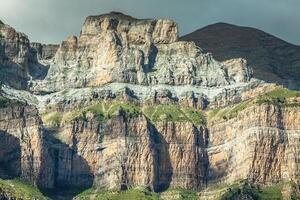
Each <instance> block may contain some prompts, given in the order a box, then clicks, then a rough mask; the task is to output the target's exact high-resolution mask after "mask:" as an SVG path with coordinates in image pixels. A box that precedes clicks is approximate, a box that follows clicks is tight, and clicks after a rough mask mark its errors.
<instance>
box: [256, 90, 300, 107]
mask: <svg viewBox="0 0 300 200" xmlns="http://www.w3.org/2000/svg"><path fill="white" fill-rule="evenodd" d="M293 97H300V91H295V90H289V89H286V88H276V89H275V90H273V91H271V92H268V93H266V94H264V95H262V96H260V97H258V99H257V100H256V103H257V104H259V105H262V104H270V105H275V106H285V107H298V106H300V103H299V102H295V103H293V102H288V98H293Z"/></svg>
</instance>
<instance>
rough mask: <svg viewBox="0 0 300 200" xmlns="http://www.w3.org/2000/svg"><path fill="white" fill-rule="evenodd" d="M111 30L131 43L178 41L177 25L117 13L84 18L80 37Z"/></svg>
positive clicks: (167, 20)
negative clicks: (123, 35)
mask: <svg viewBox="0 0 300 200" xmlns="http://www.w3.org/2000/svg"><path fill="white" fill-rule="evenodd" d="M108 30H113V31H116V32H118V33H120V34H121V33H122V34H125V35H127V37H128V38H129V41H130V42H132V43H145V42H146V41H152V42H154V43H163V44H165V43H172V42H176V41H177V39H178V25H177V24H176V23H175V22H174V21H172V20H169V19H159V20H153V19H136V18H133V17H131V16H128V15H125V14H123V13H119V12H111V13H108V14H102V15H97V16H89V17H87V18H86V20H85V22H84V25H83V27H82V30H81V35H97V34H99V33H100V32H103V31H108Z"/></svg>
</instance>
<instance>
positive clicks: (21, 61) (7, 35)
mask: <svg viewBox="0 0 300 200" xmlns="http://www.w3.org/2000/svg"><path fill="white" fill-rule="evenodd" d="M30 56H31V54H30V43H29V40H28V38H27V36H26V35H25V34H23V33H19V32H16V31H15V30H14V29H13V28H11V27H10V26H8V25H5V24H2V25H0V66H1V73H0V80H1V81H2V82H4V83H6V84H8V85H11V86H13V87H16V88H19V89H25V88H26V87H27V78H28V77H27V72H28V63H29V60H30Z"/></svg>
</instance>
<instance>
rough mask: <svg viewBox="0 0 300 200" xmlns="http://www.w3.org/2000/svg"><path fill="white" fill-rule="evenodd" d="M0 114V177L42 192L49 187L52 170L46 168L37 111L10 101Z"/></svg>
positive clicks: (43, 144)
mask: <svg viewBox="0 0 300 200" xmlns="http://www.w3.org/2000/svg"><path fill="white" fill-rule="evenodd" d="M0 110H1V112H0V138H1V140H0V144H1V145H0V163H1V166H0V167H1V168H2V169H1V171H3V170H4V171H3V174H2V175H3V176H4V177H6V176H7V175H9V177H10V176H12V177H21V178H22V179H23V180H26V181H28V182H30V183H32V184H34V185H38V186H41V187H45V188H47V187H53V182H52V180H51V173H52V171H51V170H52V169H51V168H49V167H48V164H49V163H51V160H50V157H49V154H48V148H47V145H46V142H45V140H44V137H45V136H44V133H43V127H42V121H41V119H40V117H39V114H38V111H37V109H36V108H34V107H32V106H28V105H23V104H22V103H20V102H13V101H11V102H10V105H9V106H8V107H1V109H0ZM7 172H8V173H7Z"/></svg>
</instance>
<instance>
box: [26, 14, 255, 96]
mask: <svg viewBox="0 0 300 200" xmlns="http://www.w3.org/2000/svg"><path fill="white" fill-rule="evenodd" d="M177 38H178V27H177V24H176V23H175V22H173V21H171V20H167V19H160V20H150V19H146V20H140V19H135V18H132V17H130V16H126V15H124V14H121V13H109V14H105V15H99V16H90V17H88V18H87V19H86V21H85V23H84V25H83V27H82V30H81V34H80V35H79V37H76V36H71V37H69V38H67V40H66V41H64V42H62V44H61V45H60V47H59V48H58V50H57V52H56V54H55V56H54V59H53V60H52V61H48V63H50V68H49V72H48V74H47V76H46V77H45V79H44V80H42V81H33V82H32V85H31V88H30V89H31V90H32V91H35V92H38V91H44V92H51V91H58V90H60V89H62V88H82V87H96V86H103V85H105V84H108V83H111V82H120V83H130V84H138V85H158V84H167V85H197V86H203V87H213V86H224V85H229V84H231V83H236V82H246V81H248V80H249V79H250V77H251V73H248V72H247V71H248V69H247V66H246V65H245V64H244V63H243V62H236V63H235V64H234V66H233V65H232V63H229V64H228V66H226V64H227V63H220V62H217V61H216V60H214V58H213V57H212V55H210V54H204V53H202V52H201V50H200V49H199V48H198V47H197V46H196V45H195V44H194V43H193V42H184V41H182V42H178V41H177ZM231 68H234V69H232V70H234V71H235V72H236V71H245V73H231V71H232V70H231ZM239 69H240V70H239ZM235 77H236V78H235Z"/></svg>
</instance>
